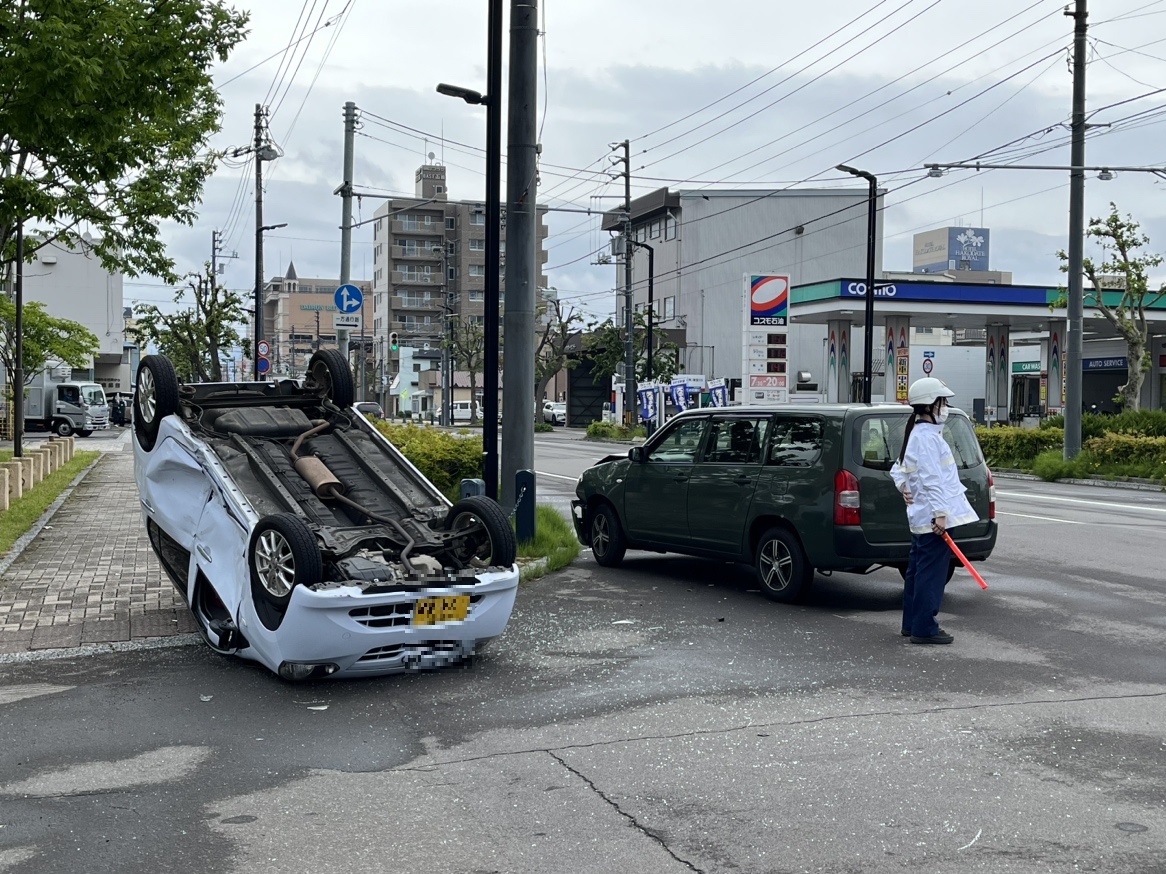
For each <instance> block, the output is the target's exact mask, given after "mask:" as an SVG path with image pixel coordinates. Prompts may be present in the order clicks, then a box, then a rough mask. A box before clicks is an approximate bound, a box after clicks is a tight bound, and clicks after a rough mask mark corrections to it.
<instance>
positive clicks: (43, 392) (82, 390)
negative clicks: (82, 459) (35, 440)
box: [24, 365, 109, 437]
mask: <svg viewBox="0 0 1166 874" xmlns="http://www.w3.org/2000/svg"><path fill="white" fill-rule="evenodd" d="M72 375H73V374H72V371H71V370H70V369H69V367H68V366H66V365H57V366H52V367H49V368H48V369H46V370H44V371H42V372H41V373H39V374H37V375H36V377H35V378H34V379H33V380H32V382H30V383H29V384H28V385H27V386H25V389H24V391H25V401H24V424H25V427H26V428H27V427H29V426H36V427H43V428H46V429H48V430H50V431H52V432H53V433H55V434H58V435H60V436H61V437H68V436H70V435H71V434H79V435H80V436H82V437H88V436H89V435H90V434H92V433H93V432H94V431H104V430H106V429H107V428H109V404H108V402H107V401H106V399H105V391H104V389H102V387H101V386H100V385H98V384H97V383H95V382H74V381H73V380H72Z"/></svg>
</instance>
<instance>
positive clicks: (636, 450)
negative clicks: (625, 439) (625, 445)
mask: <svg viewBox="0 0 1166 874" xmlns="http://www.w3.org/2000/svg"><path fill="white" fill-rule="evenodd" d="M644 457H645V456H644V447H643V446H633V447H632V448H631V449H629V450H628V458H630V459H631V460H632V461H635V462H637V463H638V462H641V461H643V460H644Z"/></svg>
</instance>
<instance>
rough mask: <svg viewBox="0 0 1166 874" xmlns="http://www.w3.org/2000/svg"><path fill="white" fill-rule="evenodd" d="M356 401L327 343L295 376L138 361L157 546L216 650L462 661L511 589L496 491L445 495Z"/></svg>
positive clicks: (356, 664)
mask: <svg viewBox="0 0 1166 874" xmlns="http://www.w3.org/2000/svg"><path fill="white" fill-rule="evenodd" d="M352 401H353V397H352V373H351V371H350V370H349V368H348V363H347V362H346V361H345V360H344V358H343V356H341V355H340V353H339V352H337V351H336V350H334V349H327V350H321V351H319V352H317V353H316V354H314V355H313V356H312V359H311V361H310V362H309V364H308V372H307V375H306V377H305V378H304V380H303V381H302V383H301V382H299V381H296V380H290V379H285V380H276V381H273V382H244V383H202V384H195V385H181V384H180V383H179V381H178V377H177V375H176V373H175V370H174V367H173V365H172V364H171V363H170V361H169V360H168V359H166V358H164V357H162V356H159V355H148V356H146V357H145V358H143V359H142V362H141V366H140V369H139V371H138V376H137V393H136V395H135V398H134V436H135V440H134V471H135V478H136V480H137V485H138V491H139V494H140V496H141V502H142V509H143V515H144V517H145V523H146V531H147V533H148V535H149V539H150V543H151V545H152V546H153V548H154V550H155V552H156V553H157V555H158V558H159V559H160V561H161V563H162V566H163V568H165V570H166V573H167V574H168V575H169V576H170V578H171V580H172V581H173V583H174V585H175V587H176V588H177V589H178V592H179V594H180V595H181V596H182V598H183V599H184V600H185V601H186V603H187V605H188V606H189V608H190V611H191V613H192V614H193V616H194V620H195V625H196V626H197V628H198V630H199V633H200V634H201V635H202V636H203V638H204V640H205V641H206V643H207V644H208V645H209V646H210V647H211V649H213V650H215V651H216V652H219V653H222V654H225V655H237V656H239V657H241V658H245V659H252V660H255V661H258V662H260V663H262V664H264V665H266V666H267V667H268V668H270V669H271V670H272V671H275V672H277V673H278V674H279V675H280V676H281V677H284V678H285V679H289V680H303V679H308V678H314V677H341V676H355V675H371V674H387V673H394V672H399V671H406V670H416V669H421V668H437V667H441V666H443V665H449V664H453V663H456V662H459V661H462V660H464V659H467V658H469V657H470V656H471V655H472V654H473V653H474V651H475V648H480V647H481V646H483V645H484V644H485V643H486V642H487V641H489V640H491V639H493V638H495V637H497V636H498V635H500V634H501V633H502V632H503V630H504V629H505V628H506V624H507V622H508V620H509V617H510V611H511V609H512V607H513V605H514V597H515V594H516V592H517V587H518V568H517V566H516V565H515V563H514V559H515V549H516V547H515V540H514V531H513V529H512V528H511V526H510V523H509V521H508V520H507V518H506V514H505V513H504V512H503V511H502V509H501V508H500V507H499V506H498V504H497V503H496V502H494V501H493V500H491V499H489V498H486V497H481V496H475V497H469V498H465V499H463V500H461V501H458V502H457V503H456V504H452V505H451V503H450V502H449V501H448V500H446V498H445V497H444V496H443V495H442V494H441V492H440V491H438V490H437V488H436V487H435V486H434V485H433V484H432V483H430V482H429V480H427V479H426V478H425V477H424V476H422V474H421V473H420V472H419V471H418V470H417V469H416V468H415V467H414V466H413V465H412V464H411V463H410V462H409V461H408V460H407V459H406V458H405V457H404V456H403V455H402V454H401V453H400V452H399V451H398V450H397V449H396V447H394V446H393V445H392V444H391V443H389V442H388V441H387V440H386V439H385V438H384V436H383V435H382V434H381V433H380V432H379V431H377V430H376V429H375V428H374V427H373V426H372V425H371V423H370V422H369V421H368V420H367V419H366V418H365V417H364V416H363V415H361V414H358V413H356V412H355V411H354V410H353V408H352Z"/></svg>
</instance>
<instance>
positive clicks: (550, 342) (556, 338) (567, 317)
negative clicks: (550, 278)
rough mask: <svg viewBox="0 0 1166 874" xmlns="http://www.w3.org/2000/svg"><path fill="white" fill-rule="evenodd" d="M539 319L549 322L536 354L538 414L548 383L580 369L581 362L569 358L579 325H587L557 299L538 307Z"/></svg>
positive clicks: (536, 405)
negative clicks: (557, 376)
mask: <svg viewBox="0 0 1166 874" xmlns="http://www.w3.org/2000/svg"><path fill="white" fill-rule="evenodd" d="M538 315H539V316H540V317H541V318H543V319H545V324H544V327H543V331H542V333H541V334H540V335H539V338H538V346H537V347H536V348H535V350H534V382H535V388H534V405H535V409H536V410H538V408H539V404H540V403H541V401H542V398H543V394H545V393H546V390H547V383H549V382H550V381H551V380H552V379H554V377H555V374H557V373H558V372H559V371H560V370H573V369H574V368H575V367H577V366H578V365H579V359H578V358H572V357H568V355H567V346H568V344H569V341H570V339H571V334H572V333H573V331H574V328H575V326H576V325H582V324H583V316H582V315H581V314H580V313H577V312H575V310H574V308H571V309H568V310H564V309H563V303H562V301H560V300H558V299H557V298H551V299H548V300H543V301H542V302H541V303H540V304H539V307H538Z"/></svg>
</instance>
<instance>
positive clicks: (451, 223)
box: [445, 216, 457, 231]
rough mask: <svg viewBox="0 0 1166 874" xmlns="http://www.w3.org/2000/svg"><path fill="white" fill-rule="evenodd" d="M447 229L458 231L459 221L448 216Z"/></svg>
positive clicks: (446, 220)
mask: <svg viewBox="0 0 1166 874" xmlns="http://www.w3.org/2000/svg"><path fill="white" fill-rule="evenodd" d="M445 229H446V230H447V231H453V230H456V229H457V219H455V218H453V217H452V216H446V219H445Z"/></svg>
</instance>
